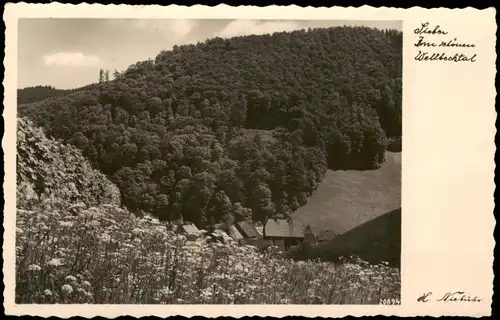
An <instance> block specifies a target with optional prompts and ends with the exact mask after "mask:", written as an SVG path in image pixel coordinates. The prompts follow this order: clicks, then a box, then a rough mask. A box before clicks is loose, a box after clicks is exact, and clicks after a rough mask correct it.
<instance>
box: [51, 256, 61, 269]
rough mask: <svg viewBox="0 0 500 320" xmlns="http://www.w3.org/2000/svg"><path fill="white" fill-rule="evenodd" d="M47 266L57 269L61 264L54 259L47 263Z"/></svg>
mask: <svg viewBox="0 0 500 320" xmlns="http://www.w3.org/2000/svg"><path fill="white" fill-rule="evenodd" d="M48 265H50V266H53V267H59V266H61V265H62V263H61V260H59V259H56V258H54V259H52V260H50V261H49V263H48Z"/></svg>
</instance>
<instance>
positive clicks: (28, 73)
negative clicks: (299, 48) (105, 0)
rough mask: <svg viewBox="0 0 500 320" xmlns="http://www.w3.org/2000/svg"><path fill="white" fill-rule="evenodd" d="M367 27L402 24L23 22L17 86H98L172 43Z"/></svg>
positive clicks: (382, 27) (331, 22) (108, 20)
mask: <svg viewBox="0 0 500 320" xmlns="http://www.w3.org/2000/svg"><path fill="white" fill-rule="evenodd" d="M342 25H365V26H368V27H374V28H379V29H387V28H390V29H398V30H402V22H401V21H381V20H380V21H341V20H330V21H320V20H213V19H212V20H209V19H206V20H203V19H196V20H195V19H191V20H173V19H88V18H72V19H50V18H39V19H19V25H18V28H19V29H18V32H19V33H18V88H25V87H30V86H36V85H51V86H54V87H56V88H59V89H71V88H77V87H81V86H84V85H87V84H90V83H95V82H97V80H98V78H99V69H101V68H102V69H108V70H110V71H111V72H112V71H113V70H115V69H116V70H119V71H123V70H125V69H127V68H128V67H129V66H130V65H132V64H134V63H136V62H138V61H144V60H147V59H149V58H151V59H154V58H155V57H156V55H157V54H158V53H160V51H161V50H170V49H171V48H172V47H173V46H174V45H183V44H190V43H194V44H196V43H197V42H203V41H205V40H206V39H207V38H214V37H223V38H230V37H233V36H241V35H249V34H265V33H270V34H272V33H273V32H278V31H293V30H297V29H307V28H309V27H310V28H318V27H331V26H342Z"/></svg>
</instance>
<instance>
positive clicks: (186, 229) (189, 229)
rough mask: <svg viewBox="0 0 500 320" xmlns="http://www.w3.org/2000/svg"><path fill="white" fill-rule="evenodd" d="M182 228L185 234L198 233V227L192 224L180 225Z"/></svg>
mask: <svg viewBox="0 0 500 320" xmlns="http://www.w3.org/2000/svg"><path fill="white" fill-rule="evenodd" d="M181 228H182V230H183V231H184V232H185V233H187V234H196V233H198V228H196V226H195V225H194V224H185V225H183V226H181Z"/></svg>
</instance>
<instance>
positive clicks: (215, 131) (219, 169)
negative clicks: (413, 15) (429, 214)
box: [15, 18, 403, 305]
mask: <svg viewBox="0 0 500 320" xmlns="http://www.w3.org/2000/svg"><path fill="white" fill-rule="evenodd" d="M402 45H403V33H402V21H383V20H380V21H376V20H374V21H356V20H331V21H318V20H316V21H315V20H227V19H225V20H224V19H184V20H172V19H90V18H86V19H70V18H67V19H62V18H57V19H48V18H45V19H29V18H26V19H20V20H19V22H18V83H17V85H18V90H17V106H18V115H17V117H18V123H17V202H16V205H17V212H16V227H17V228H16V289H15V300H16V303H18V304H63V303H64V304H394V305H397V304H399V303H400V293H401V279H400V255H401V149H402Z"/></svg>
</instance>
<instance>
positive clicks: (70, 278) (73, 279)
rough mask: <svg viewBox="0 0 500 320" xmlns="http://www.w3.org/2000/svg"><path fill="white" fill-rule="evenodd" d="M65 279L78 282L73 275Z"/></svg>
mask: <svg viewBox="0 0 500 320" xmlns="http://www.w3.org/2000/svg"><path fill="white" fill-rule="evenodd" d="M65 279H66V281H69V282H76V278H75V277H73V276H67V277H66V278H65Z"/></svg>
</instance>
